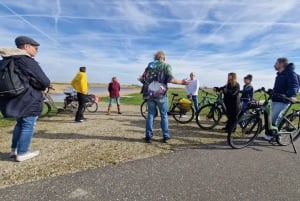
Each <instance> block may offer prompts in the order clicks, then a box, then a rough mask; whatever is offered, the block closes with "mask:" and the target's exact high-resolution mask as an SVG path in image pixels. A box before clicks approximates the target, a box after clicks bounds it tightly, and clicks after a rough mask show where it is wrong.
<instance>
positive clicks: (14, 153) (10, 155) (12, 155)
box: [9, 149, 17, 158]
mask: <svg viewBox="0 0 300 201" xmlns="http://www.w3.org/2000/svg"><path fill="white" fill-rule="evenodd" d="M16 156H17V149H11V152H10V153H9V158H15V157H16Z"/></svg>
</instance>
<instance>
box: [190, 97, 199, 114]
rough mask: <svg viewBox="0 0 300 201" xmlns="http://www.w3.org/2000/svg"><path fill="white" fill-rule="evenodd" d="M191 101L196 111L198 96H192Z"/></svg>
mask: <svg viewBox="0 0 300 201" xmlns="http://www.w3.org/2000/svg"><path fill="white" fill-rule="evenodd" d="M192 101H193V103H194V108H195V112H197V111H198V109H199V108H198V104H199V102H198V96H196V95H195V96H194V95H193V96H192Z"/></svg>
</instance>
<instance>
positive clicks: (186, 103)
mask: <svg viewBox="0 0 300 201" xmlns="http://www.w3.org/2000/svg"><path fill="white" fill-rule="evenodd" d="M178 107H179V109H180V110H182V111H183V112H188V111H190V110H191V108H192V102H191V101H190V100H189V99H186V98H181V99H180V100H179V101H178Z"/></svg>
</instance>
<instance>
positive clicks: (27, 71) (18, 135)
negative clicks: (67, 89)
mask: <svg viewBox="0 0 300 201" xmlns="http://www.w3.org/2000/svg"><path fill="white" fill-rule="evenodd" d="M15 44H16V46H17V48H0V55H1V56H2V57H3V58H4V59H5V58H12V59H13V61H14V65H15V66H16V67H17V68H18V69H20V70H21V71H22V79H24V80H25V81H26V80H27V81H28V82H29V87H28V88H27V89H26V90H25V91H24V92H23V93H21V94H20V95H18V96H14V97H10V98H5V97H4V98H3V97H2V98H1V100H0V110H1V112H2V114H3V116H4V117H10V118H11V117H12V118H16V121H17V123H16V125H15V127H14V130H13V136H12V145H11V153H10V154H9V157H10V158H15V160H16V161H18V162H21V161H25V160H28V159H31V158H33V157H35V156H37V155H39V151H30V150H29V147H30V143H31V139H32V136H33V133H34V128H35V124H36V121H37V119H38V116H39V115H40V114H41V112H42V108H43V94H42V91H43V90H45V89H46V88H47V87H49V86H50V80H49V78H48V77H47V76H46V75H45V73H44V72H43V70H42V69H41V67H40V65H39V64H38V63H37V62H36V61H35V60H34V58H33V57H34V56H35V55H36V54H37V52H38V47H39V46H40V44H39V43H38V42H36V41H35V40H33V39H32V38H29V37H27V36H19V37H17V38H16V39H15ZM2 61H3V60H2ZM2 61H0V69H1V66H2V65H4V64H3V63H4V62H2Z"/></svg>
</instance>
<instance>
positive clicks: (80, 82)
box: [71, 66, 88, 123]
mask: <svg viewBox="0 0 300 201" xmlns="http://www.w3.org/2000/svg"><path fill="white" fill-rule="evenodd" d="M71 85H72V87H73V88H74V89H75V90H76V92H77V99H78V110H77V112H76V116H75V122H78V123H81V122H83V121H85V120H86V118H84V117H83V113H84V105H85V103H86V99H87V97H86V96H87V93H88V84H87V76H86V67H84V66H82V67H80V68H79V72H78V73H77V74H76V76H75V77H74V79H73V80H72V82H71Z"/></svg>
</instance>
